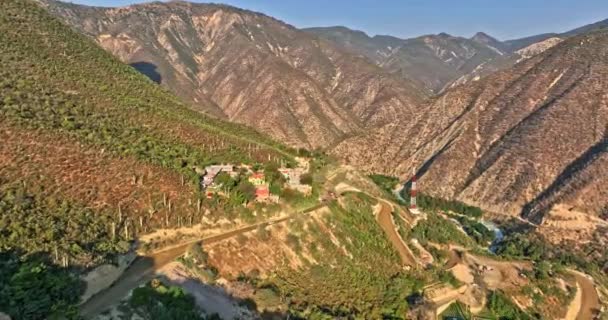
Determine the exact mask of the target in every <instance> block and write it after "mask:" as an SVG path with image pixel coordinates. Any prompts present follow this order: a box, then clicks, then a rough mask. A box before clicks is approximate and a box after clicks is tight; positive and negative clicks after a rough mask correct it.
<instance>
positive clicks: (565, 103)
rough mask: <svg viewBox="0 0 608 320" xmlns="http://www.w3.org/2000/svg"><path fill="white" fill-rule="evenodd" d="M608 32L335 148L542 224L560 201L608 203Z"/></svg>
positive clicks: (436, 190) (586, 206)
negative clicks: (414, 173) (414, 170)
mask: <svg viewBox="0 0 608 320" xmlns="http://www.w3.org/2000/svg"><path fill="white" fill-rule="evenodd" d="M607 48H608V32H606V31H603V32H595V33H590V34H587V35H583V36H578V37H574V38H570V39H568V40H565V41H563V42H562V43H560V44H558V45H556V46H554V47H553V48H552V49H549V50H547V51H545V52H544V53H542V54H540V55H537V56H535V57H532V58H530V59H528V60H525V61H522V62H520V63H519V64H517V65H516V66H515V67H513V68H511V69H508V70H505V71H502V72H499V73H496V74H494V75H491V76H489V77H487V78H486V79H485V80H482V81H477V82H472V83H470V84H468V85H466V86H461V87H458V88H456V89H454V90H450V91H448V92H446V93H445V94H443V95H442V96H440V97H439V98H437V99H436V100H435V101H434V102H432V103H431V104H430V105H428V106H427V107H426V108H425V112H423V113H419V114H417V115H416V116H415V117H414V118H413V119H412V120H411V121H408V122H405V123H404V122H400V123H393V124H389V125H386V126H384V127H382V128H381V129H378V130H375V131H374V132H373V133H371V134H370V135H369V136H367V137H356V138H352V139H349V140H347V141H345V142H343V143H342V144H340V145H339V146H338V147H337V148H336V150H335V151H334V153H335V154H336V155H342V157H343V158H345V159H346V160H347V161H349V162H351V163H354V164H357V165H358V166H361V167H367V169H368V170H370V171H375V170H378V169H384V170H386V171H388V173H393V174H401V175H402V176H403V177H404V178H405V177H407V173H409V172H410V171H411V168H412V167H416V168H418V170H419V171H420V175H422V179H421V183H420V185H421V186H422V189H423V190H425V191H427V192H429V193H432V194H435V195H438V196H442V197H447V198H457V199H461V200H463V201H465V202H468V203H472V204H476V205H479V206H480V207H483V208H485V209H488V210H491V211H493V212H499V213H503V212H504V213H509V214H513V215H517V214H523V216H524V217H526V218H529V219H530V220H532V221H534V222H540V221H541V220H542V218H543V216H544V214H545V213H546V212H547V211H548V210H549V209H551V207H552V206H553V205H554V204H558V203H565V204H567V205H569V206H571V207H576V208H577V209H578V210H580V211H584V212H588V213H599V212H601V211H602V210H604V208H606V207H607V206H608V202H607V200H606V199H608V194H607V193H606V192H607V191H606V188H602V187H601V185H602V184H605V183H607V182H608V170H606V168H608V96H607V95H606V92H607V90H608V82H607V80H606V79H607V78H606V75H607V74H608V51H607Z"/></svg>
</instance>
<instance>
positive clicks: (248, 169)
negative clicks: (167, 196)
mask: <svg viewBox="0 0 608 320" xmlns="http://www.w3.org/2000/svg"><path fill="white" fill-rule="evenodd" d="M295 160H296V164H295V166H293V165H291V166H288V165H285V164H281V165H280V166H277V167H276V168H274V167H268V166H266V167H262V166H261V165H253V166H251V165H246V164H232V163H227V164H214V165H209V166H206V167H205V168H204V169H200V168H195V171H196V173H197V174H198V175H199V176H200V177H201V178H202V179H201V182H200V183H201V190H203V192H204V193H205V195H206V197H207V198H208V199H211V198H213V197H215V196H223V197H226V196H228V194H227V192H226V189H227V188H226V187H227V184H230V183H234V181H241V183H242V184H243V185H244V187H242V188H243V189H245V190H250V191H251V195H252V198H253V199H252V200H254V201H255V202H258V203H279V201H280V195H281V193H282V192H283V191H284V189H289V190H292V191H295V192H299V193H301V194H302V195H304V196H310V195H311V194H312V175H311V173H310V159H308V158H301V157H296V158H295ZM244 181H246V182H244Z"/></svg>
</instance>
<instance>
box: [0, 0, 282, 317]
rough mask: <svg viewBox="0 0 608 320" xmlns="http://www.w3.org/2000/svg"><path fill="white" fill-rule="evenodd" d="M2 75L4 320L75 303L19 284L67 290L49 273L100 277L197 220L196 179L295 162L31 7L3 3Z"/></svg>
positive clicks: (0, 298)
mask: <svg viewBox="0 0 608 320" xmlns="http://www.w3.org/2000/svg"><path fill="white" fill-rule="evenodd" d="M0 65H1V66H2V68H0V141H2V143H0V252H2V254H4V255H6V257H7V259H5V261H8V262H7V263H6V264H2V265H1V266H0V267H1V268H2V269H1V270H0V279H2V280H3V281H2V285H0V310H7V312H8V313H9V314H11V315H12V316H13V318H32V319H38V318H42V317H44V316H45V315H48V314H51V313H60V314H63V313H62V312H63V311H61V310H67V311H69V310H71V307H69V306H70V305H73V304H74V303H75V302H77V301H75V300H74V299H73V297H74V296H75V295H74V294H70V297H69V298H66V297H62V296H61V294H59V295H58V296H54V295H53V294H54V293H53V292H52V291H53V290H55V289H56V286H54V285H49V283H47V282H45V281H44V280H41V281H40V283H37V284H34V285H33V287H26V288H24V287H23V286H22V285H23V282H22V280H23V279H21V280H20V279H19V277H18V275H22V276H28V275H30V276H31V274H50V275H49V276H48V277H43V278H42V279H47V278H48V280H49V281H51V282H53V281H59V282H61V281H64V282H66V281H67V280H65V279H64V280H58V279H61V277H68V278H69V277H71V276H70V275H69V274H66V273H64V272H63V271H57V270H56V268H55V267H49V266H50V265H64V266H65V265H67V266H69V267H72V268H88V267H92V266H95V265H96V264H98V263H100V262H102V261H107V260H108V259H111V258H112V256H114V255H115V254H117V253H120V252H124V251H126V250H127V249H128V247H129V242H128V241H129V240H131V239H133V238H134V237H136V236H137V234H141V233H146V232H149V231H151V230H153V229H154V228H158V227H175V226H183V225H184V224H186V221H189V222H188V223H192V221H195V222H196V221H200V220H201V218H202V214H203V212H204V211H205V206H206V205H207V204H206V203H205V202H204V200H203V197H202V195H201V193H200V190H199V189H198V188H199V187H198V186H199V179H200V177H199V176H198V175H197V174H196V173H195V170H194V169H195V168H197V167H198V168H202V167H204V166H205V165H207V164H211V163H225V162H234V163H241V162H242V163H248V164H253V163H259V162H269V161H273V162H278V161H290V160H291V159H292V154H293V152H292V151H291V150H289V149H287V148H285V147H283V146H281V145H279V144H277V143H275V142H273V141H272V140H271V139H269V138H267V137H265V136H263V135H261V134H259V133H257V132H255V131H253V130H251V129H248V128H246V127H243V126H239V125H235V124H230V123H226V122H222V121H219V120H215V119H212V118H209V117H206V116H204V115H201V114H199V113H197V112H194V111H192V110H190V109H189V108H188V106H187V105H185V104H183V103H182V102H181V101H180V100H179V99H177V98H176V97H174V96H173V95H172V94H170V93H169V92H167V91H166V90H164V89H163V88H161V87H160V86H158V85H156V84H154V83H153V82H151V81H150V80H148V79H147V78H146V77H145V76H143V75H141V74H140V73H138V72H137V71H135V70H134V69H133V68H131V67H129V66H127V65H125V64H123V63H121V62H120V61H118V60H116V59H115V58H114V57H112V56H111V55H110V54H108V53H106V52H105V51H104V50H102V49H101V48H99V47H98V46H97V45H96V44H95V43H93V42H92V41H91V40H90V39H88V38H86V37H84V36H82V35H80V34H79V33H77V32H75V31H73V30H71V29H70V28H69V27H67V26H65V25H64V24H63V23H61V22H59V21H58V20H56V19H55V18H53V17H51V16H50V15H49V14H48V13H47V12H46V11H45V10H44V9H42V8H40V7H38V6H37V5H36V4H35V3H34V2H33V1H28V0H11V1H1V2H0ZM201 203H202V208H201ZM70 279H71V278H70ZM72 280H73V279H72ZM72 280H70V281H67V282H66V285H69V284H71V283H74V285H75V286H72V287H71V289H70V292H79V290H81V288H78V285H79V284H78V283H77V281H72ZM16 292H19V293H18V294H17V293H16ZM46 295H48V296H49V297H50V299H48V298H46ZM76 296H77V295H76ZM23 297H31V299H32V303H28V304H27V305H28V306H23V303H20V301H22V300H19V299H21V298H23ZM36 297H38V298H39V299H40V301H39V303H36V301H37V300H36V299H37V298H36ZM43 300H44V301H43ZM67 311H66V312H67Z"/></svg>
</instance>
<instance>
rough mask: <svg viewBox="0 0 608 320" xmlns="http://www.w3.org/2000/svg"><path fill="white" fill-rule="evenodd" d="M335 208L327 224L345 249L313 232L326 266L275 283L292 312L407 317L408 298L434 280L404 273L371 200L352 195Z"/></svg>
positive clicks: (285, 273) (316, 316)
mask: <svg viewBox="0 0 608 320" xmlns="http://www.w3.org/2000/svg"><path fill="white" fill-rule="evenodd" d="M331 210H332V214H331V215H329V216H327V223H328V225H331V226H332V231H333V232H334V234H335V236H336V238H337V239H339V241H340V244H341V245H343V246H344V249H343V250H345V251H343V250H342V249H341V248H339V247H337V246H336V245H335V244H334V243H333V242H332V240H331V239H330V238H329V237H328V236H327V235H326V234H325V233H322V232H321V231H319V230H318V229H312V230H311V232H312V233H313V234H312V235H313V237H314V242H315V244H316V247H317V249H318V250H316V251H315V252H316V254H315V255H318V256H317V257H316V259H317V260H318V261H320V262H321V263H320V264H318V265H314V266H311V267H309V268H304V269H302V270H299V271H297V272H294V271H292V270H286V271H282V272H279V273H278V274H277V276H276V277H275V279H274V280H273V281H274V282H275V283H276V286H277V288H278V289H279V292H280V293H281V295H282V296H283V297H284V299H285V300H286V301H287V303H288V304H289V306H290V309H291V311H292V313H293V314H295V315H298V316H300V317H302V318H305V319H333V318H336V317H341V316H343V317H348V316H350V317H360V318H367V319H379V318H382V317H384V318H389V319H402V317H404V315H405V313H406V311H407V309H408V306H407V302H406V297H407V296H408V295H409V294H411V293H412V292H414V291H417V290H420V289H421V288H422V285H423V283H425V281H426V280H428V279H425V278H424V275H423V274H421V273H418V272H408V273H404V272H403V270H402V268H401V262H400V259H399V257H398V255H397V253H396V252H395V250H394V249H393V248H392V246H391V244H390V243H389V242H388V240H387V239H386V237H385V235H384V233H383V231H382V229H380V227H379V226H378V224H377V223H376V222H375V220H374V216H373V214H372V212H371V206H370V203H369V202H368V200H367V197H364V196H361V197H360V196H359V194H347V195H346V196H345V208H342V207H341V206H339V205H338V204H333V205H332V206H331ZM347 253H348V254H347ZM321 254H322V256H321Z"/></svg>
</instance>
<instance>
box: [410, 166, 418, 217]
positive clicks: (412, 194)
mask: <svg viewBox="0 0 608 320" xmlns="http://www.w3.org/2000/svg"><path fill="white" fill-rule="evenodd" d="M417 192H418V189H417V187H416V168H412V188H411V189H410V209H412V210H413V211H416V210H417V207H416V193H417Z"/></svg>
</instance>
